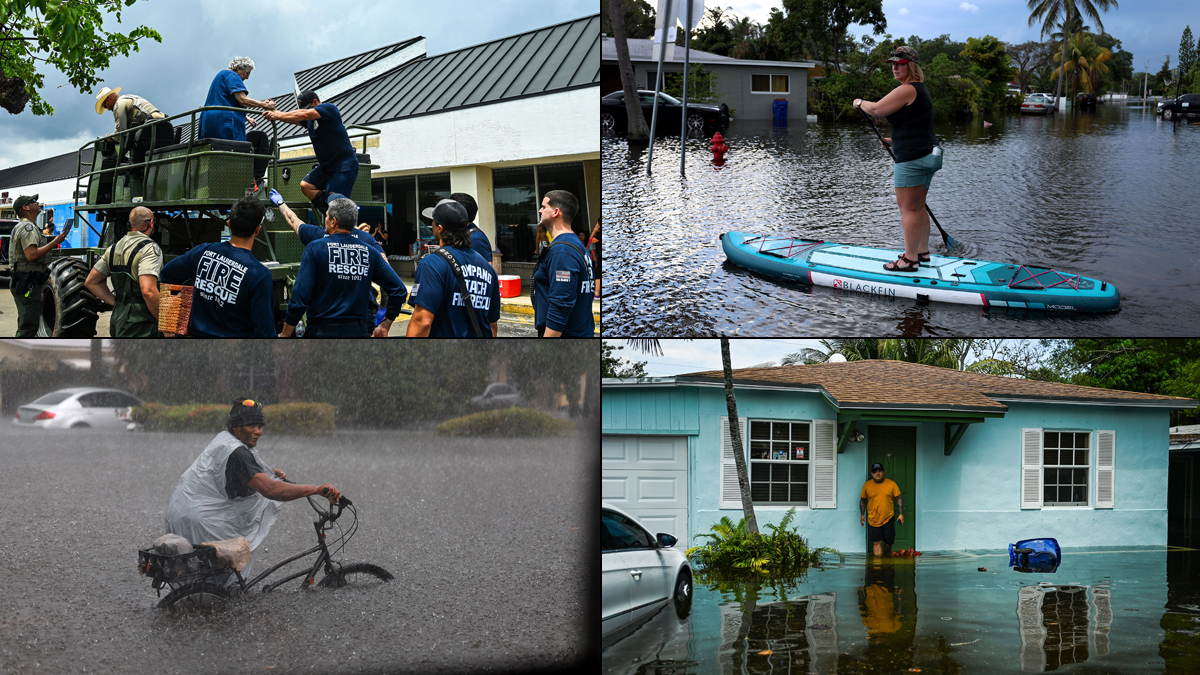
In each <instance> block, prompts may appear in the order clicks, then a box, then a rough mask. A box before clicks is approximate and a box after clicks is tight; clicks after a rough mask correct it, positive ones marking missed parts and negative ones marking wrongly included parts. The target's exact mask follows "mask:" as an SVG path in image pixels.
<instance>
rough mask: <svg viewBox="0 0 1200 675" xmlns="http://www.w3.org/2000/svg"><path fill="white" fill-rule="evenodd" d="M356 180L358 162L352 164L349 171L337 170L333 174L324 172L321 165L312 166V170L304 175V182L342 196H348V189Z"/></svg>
mask: <svg viewBox="0 0 1200 675" xmlns="http://www.w3.org/2000/svg"><path fill="white" fill-rule="evenodd" d="M356 180H358V163H357V162H356V163H355V164H354V168H353V169H350V170H349V171H338V172H336V173H333V174H328V175H327V174H326V173H325V170H324V169H322V168H321V165H320V164H318V165H317V166H315V167H313V170H312V171H309V172H308V175H307V176H305V177H304V182H305V183H308V184H309V185H311V186H313V187H315V188H317V189H318V190H325V191H326V192H329V193H331V194H332V193H334V192H336V193H338V194H340V195H342V196H343V197H347V198H348V197H349V196H350V191H351V190H353V189H354V181H356Z"/></svg>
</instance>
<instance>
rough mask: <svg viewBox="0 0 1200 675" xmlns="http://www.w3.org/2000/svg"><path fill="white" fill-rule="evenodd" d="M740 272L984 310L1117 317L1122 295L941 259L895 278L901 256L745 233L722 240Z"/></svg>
mask: <svg viewBox="0 0 1200 675" xmlns="http://www.w3.org/2000/svg"><path fill="white" fill-rule="evenodd" d="M721 246H722V247H723V248H724V249H725V255H726V256H727V257H728V258H729V260H730V262H732V263H734V264H735V265H738V266H741V267H745V268H746V269H748V270H752V271H755V272H758V273H760V274H765V275H767V276H772V277H782V278H785V279H795V280H797V281H802V282H804V283H806V284H810V285H811V284H815V285H817V286H830V287H832V288H845V289H849V290H853V291H859V292H862V293H874V294H876V295H886V296H891V297H900V298H912V299H914V300H919V301H928V300H937V301H940V302H957V303H960V304H967V305H982V306H984V307H1016V308H1021V309H1042V310H1071V311H1076V312H1114V311H1116V310H1118V309H1119V308H1120V304H1121V294H1120V293H1118V292H1117V289H1116V287H1115V286H1113V285H1112V284H1110V283H1108V282H1105V281H1101V280H1099V279H1090V278H1088V277H1083V276H1080V275H1078V274H1068V273H1065V272H1059V271H1057V270H1052V269H1046V268H1044V267H1032V266H1029V265H1006V264H1004V263H996V262H988V261H986V260H970V259H967V258H951V257H948V256H941V255H934V256H932V258H931V260H930V262H927V263H921V269H920V270H918V271H916V272H889V271H887V270H885V269H883V264H884V263H886V262H890V261H893V260H896V256H897V253H898V251H897V250H895V249H881V248H869V247H866V246H850V245H844V244H834V243H830V242H825V241H818V240H814V239H794V238H792V237H777V236H767V235H752V234H749V233H746V232H726V233H725V234H722V235H721Z"/></svg>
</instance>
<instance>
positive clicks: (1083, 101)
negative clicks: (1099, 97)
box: [1075, 91, 1096, 108]
mask: <svg viewBox="0 0 1200 675" xmlns="http://www.w3.org/2000/svg"><path fill="white" fill-rule="evenodd" d="M1075 105H1076V106H1078V107H1080V108H1095V107H1096V95H1095V94H1089V93H1086V92H1082V91H1081V92H1079V93H1078V94H1076V95H1075Z"/></svg>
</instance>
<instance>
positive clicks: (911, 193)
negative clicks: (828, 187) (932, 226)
mask: <svg viewBox="0 0 1200 675" xmlns="http://www.w3.org/2000/svg"><path fill="white" fill-rule="evenodd" d="M888 62H889V63H891V64H892V77H894V78H896V79H897V80H898V81H899V82H900V85H899V86H898V87H896V88H895V89H893V90H892V91H891V93H889V94H888V95H887V96H884V97H883V99H882V100H880V101H878V102H875V101H864V100H862V99H860V98H856V99H854V107H855V108H859V109H861V110H862V111H863V112H865V113H867V114H868V115H873V116H875V117H886V118H887V120H888V122H890V123H891V125H892V137H891V138H885V139H883V141H884V143H885V144H886V145H890V146H891V147H892V150H893V152H894V153H895V155H896V174H895V183H896V204H897V205H898V206H899V207H900V224H901V226H902V227H903V228H904V253H902V254H901V255H900V258H899V259H898V260H896V261H894V262H890V263H887V264H885V265H884V266H883V268H884V269H885V270H888V271H889V272H915V271H917V269H919V268H920V266H921V265H920V263H922V262H929V214H928V212H926V210H925V195H926V194H928V193H929V184H930V182H932V181H933V174H934V172H936V171H937V170H938V169H940V168H941V166H942V158H941V156H940V155H934V154H933V147H934V145H935V144H936V141H935V139H934V137H933V99H931V98H929V92H928V91H926V89H925V84H924V81H925V74H924V73H923V72H921V66H920V65H918V64H917V52H916V50H915V49H913V48H912V47H907V46H901V47H897V48H896V50H895V51H893V52H892V54H891V56H890V57H889V58H888Z"/></svg>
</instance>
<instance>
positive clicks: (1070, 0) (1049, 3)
mask: <svg viewBox="0 0 1200 675" xmlns="http://www.w3.org/2000/svg"><path fill="white" fill-rule="evenodd" d="M1081 6H1082V11H1080V9H1081ZM1110 7H1111V8H1112V9H1116V8H1117V0H1094V2H1093V0H1082V2H1081V3H1080V2H1077V1H1076V0H1029V10H1030V13H1029V25H1030V26H1032V25H1034V24H1035V23H1037V22H1038V21H1041V22H1042V37H1043V38H1045V37H1046V36H1047V35H1050V34H1051V33H1053V32H1054V29H1055V28H1059V27H1061V28H1062V29H1063V33H1064V34H1069V33H1070V32H1071V29H1072V28H1074V26H1075V21H1076V20H1077V19H1078V17H1080V16H1087V17H1088V18H1089V19H1091V20H1092V21H1095V22H1096V28H1097V29H1099V30H1100V32H1104V22H1102V21H1101V20H1100V11H1105V12H1107V11H1108V10H1109V8H1110ZM1058 60H1059V63H1064V62H1066V60H1067V41H1066V39H1065V37H1064V39H1063V46H1062V53H1061V54H1060V55H1059V59H1058ZM1061 93H1062V73H1061V72H1060V73H1059V74H1058V85H1057V87H1056V88H1055V90H1054V97H1055V100H1057V99H1058V96H1059V95H1060V94H1061Z"/></svg>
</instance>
